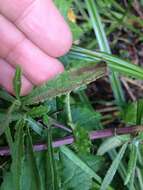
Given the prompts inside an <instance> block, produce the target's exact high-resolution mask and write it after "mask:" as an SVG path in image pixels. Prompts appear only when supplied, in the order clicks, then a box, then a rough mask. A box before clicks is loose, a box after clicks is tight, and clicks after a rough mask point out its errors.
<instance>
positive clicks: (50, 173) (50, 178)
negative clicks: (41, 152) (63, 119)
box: [44, 115, 59, 190]
mask: <svg viewBox="0 0 143 190" xmlns="http://www.w3.org/2000/svg"><path fill="white" fill-rule="evenodd" d="M47 120H48V118H47V115H45V116H44V124H45V125H47V124H48V123H47ZM46 186H47V187H48V189H50V190H59V182H58V176H57V168H56V162H55V160H54V151H53V147H52V134H51V126H48V130H47V155H46Z"/></svg>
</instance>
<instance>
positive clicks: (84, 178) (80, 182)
mask: <svg viewBox="0 0 143 190" xmlns="http://www.w3.org/2000/svg"><path fill="white" fill-rule="evenodd" d="M80 159H81V160H82V161H83V162H85V163H86V164H87V165H88V166H89V167H90V168H92V169H93V170H94V171H95V172H97V171H98V170H99V169H100V168H101V167H102V164H103V160H102V158H101V157H100V156H92V155H88V156H87V155H84V156H80ZM60 163H61V164H62V166H61V169H62V171H61V177H62V186H63V187H64V189H65V190H67V189H72V190H79V189H82V190H89V189H91V187H92V182H93V179H92V177H91V176H90V175H88V174H87V173H86V172H85V171H83V170H82V169H81V168H80V166H78V165H77V164H75V163H74V162H73V161H71V159H69V158H68V157H67V156H66V155H64V154H60ZM98 187H99V186H98Z"/></svg>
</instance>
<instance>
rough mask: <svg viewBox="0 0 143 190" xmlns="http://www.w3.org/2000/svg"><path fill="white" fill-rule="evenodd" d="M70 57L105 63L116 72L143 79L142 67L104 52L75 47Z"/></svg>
mask: <svg viewBox="0 0 143 190" xmlns="http://www.w3.org/2000/svg"><path fill="white" fill-rule="evenodd" d="M69 55H70V57H71V58H74V59H75V58H76V59H82V60H85V61H92V62H95V61H105V62H106V63H107V64H108V65H109V67H110V68H112V69H113V70H114V71H117V72H120V73H123V74H126V75H128V76H130V77H135V78H137V79H143V69H142V68H141V67H139V66H137V65H135V64H132V63H130V62H128V61H125V60H123V59H120V58H118V57H116V56H113V55H110V54H107V53H104V52H96V51H90V50H87V49H83V48H79V47H73V48H72V50H71V53H70V54H69Z"/></svg>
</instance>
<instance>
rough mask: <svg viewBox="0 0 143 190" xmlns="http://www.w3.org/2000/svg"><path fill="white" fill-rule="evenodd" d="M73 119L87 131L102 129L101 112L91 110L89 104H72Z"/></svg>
mask: <svg viewBox="0 0 143 190" xmlns="http://www.w3.org/2000/svg"><path fill="white" fill-rule="evenodd" d="M71 112H72V120H73V123H75V124H76V125H80V126H81V127H83V128H84V129H86V130H87V131H91V130H95V129H100V125H101V123H100V120H101V115H100V113H98V112H96V111H95V110H91V109H90V108H89V107H88V106H87V105H83V104H82V105H78V104H77V105H73V106H71Z"/></svg>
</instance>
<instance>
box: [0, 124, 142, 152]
mask: <svg viewBox="0 0 143 190" xmlns="http://www.w3.org/2000/svg"><path fill="white" fill-rule="evenodd" d="M142 131H143V126H140V125H139V126H131V127H124V128H113V129H103V130H97V131H92V132H91V133H90V134H89V136H90V139H91V140H95V139H103V138H107V137H112V136H115V135H125V134H133V133H138V132H142ZM73 142H74V137H73V136H67V137H65V138H62V139H59V140H56V141H53V143H52V145H53V147H54V148H56V147H60V146H63V145H68V144H72V143H73ZM33 148H34V151H43V150H46V149H47V145H46V144H35V145H34V146H33ZM8 155H10V150H9V148H8V147H1V148H0V156H8Z"/></svg>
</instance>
